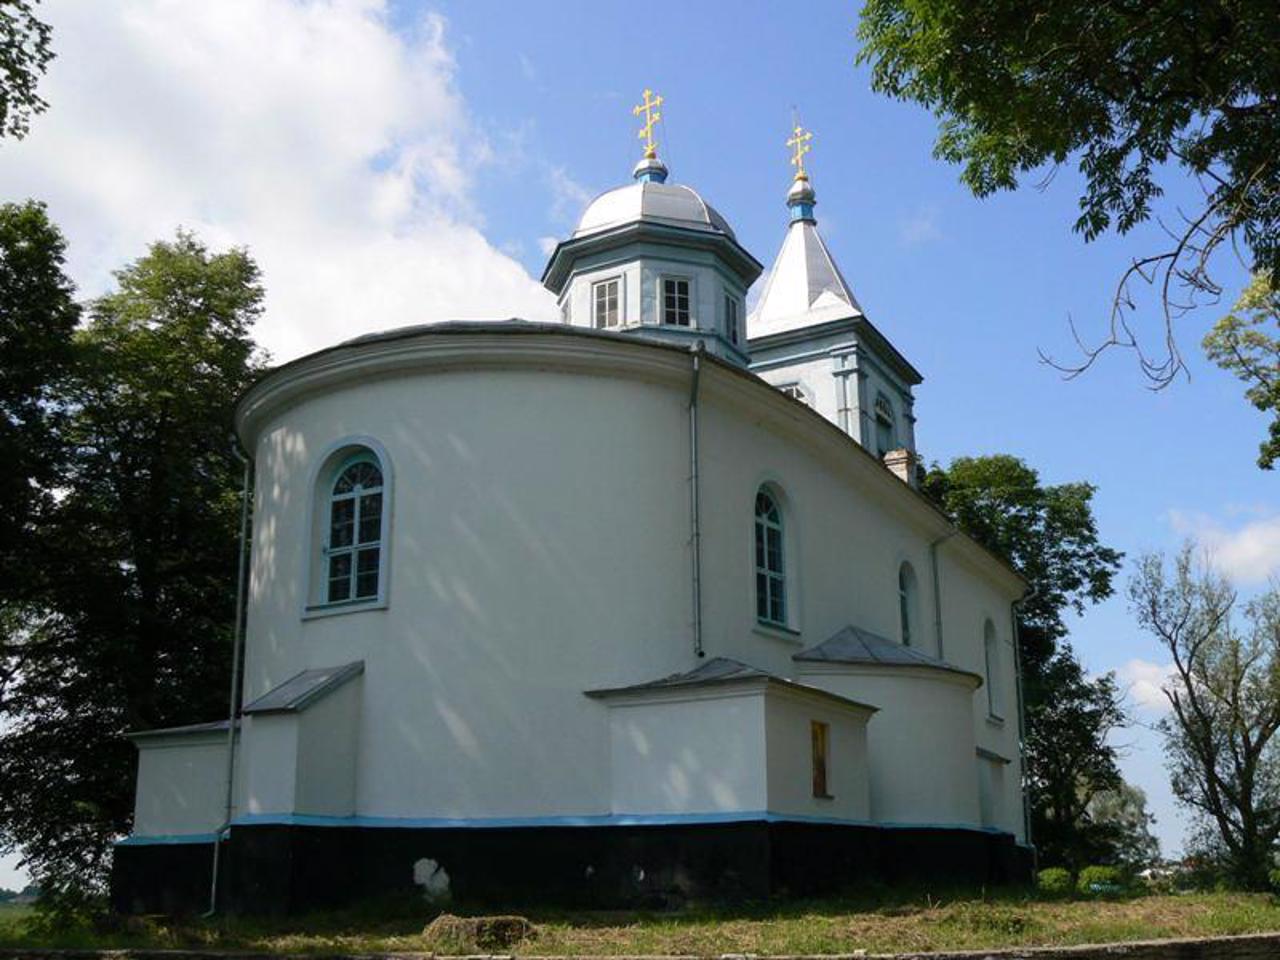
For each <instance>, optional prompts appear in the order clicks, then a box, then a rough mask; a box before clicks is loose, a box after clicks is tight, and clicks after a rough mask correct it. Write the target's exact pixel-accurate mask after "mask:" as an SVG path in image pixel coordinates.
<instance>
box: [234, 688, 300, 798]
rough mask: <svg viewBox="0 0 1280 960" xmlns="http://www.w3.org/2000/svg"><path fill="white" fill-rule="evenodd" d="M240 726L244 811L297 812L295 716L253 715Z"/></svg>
mask: <svg viewBox="0 0 1280 960" xmlns="http://www.w3.org/2000/svg"><path fill="white" fill-rule="evenodd" d="M243 724H244V726H243V727H242V728H241V729H242V731H243V733H242V741H243V743H244V757H243V759H242V762H241V770H242V771H243V777H244V780H243V782H244V794H245V797H244V805H243V807H242V809H243V810H244V811H245V812H246V813H250V814H259V813H294V812H297V797H298V795H297V789H298V715H297V714H296V713H271V714H254V715H252V716H248V717H245V718H244V720H243Z"/></svg>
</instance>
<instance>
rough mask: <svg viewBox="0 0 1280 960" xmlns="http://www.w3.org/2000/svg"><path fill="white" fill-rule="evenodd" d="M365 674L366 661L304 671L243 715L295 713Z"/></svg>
mask: <svg viewBox="0 0 1280 960" xmlns="http://www.w3.org/2000/svg"><path fill="white" fill-rule="evenodd" d="M362 673H364V661H363V660H357V661H356V662H355V663H344V664H343V665H342V666H339V667H320V668H318V669H315V670H303V671H302V672H301V673H299V674H295V675H294V676H292V677H290V678H289V679H288V680H286V681H285V682H284V683H282V684H280V686H278V687H275V688H273V689H271V690H268V691H267V692H266V693H264V694H263V695H262V696H260V697H258V699H256V700H254V701H253V702H252V703H250V704H249V705H248V706H246V707H245V708H244V713H246V714H253V713H296V712H297V711H299V710H305V709H306V708H307V707H308V706H310V705H311V704H312V703H314V702H315V701H317V700H319V699H320V698H321V697H323V696H325V695H326V694H329V693H332V692H333V691H334V690H336V689H338V687H340V686H342V685H343V684H344V683H346V682H347V681H348V680H350V679H352V678H353V677H358V676H360V674H362Z"/></svg>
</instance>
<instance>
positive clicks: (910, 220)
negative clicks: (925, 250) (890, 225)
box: [898, 207, 942, 247]
mask: <svg viewBox="0 0 1280 960" xmlns="http://www.w3.org/2000/svg"><path fill="white" fill-rule="evenodd" d="M938 219H939V217H938V211H937V210H936V209H934V208H932V207H929V208H921V209H918V210H916V211H915V212H914V213H912V214H911V215H910V216H908V217H906V218H904V219H903V220H902V221H900V222H899V224H898V242H899V243H901V244H902V245H903V246H904V247H919V246H923V245H924V244H926V243H930V242H932V241H934V240H940V239H941V238H942V227H941V226H940V225H939V223H938Z"/></svg>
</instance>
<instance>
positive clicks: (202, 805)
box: [133, 733, 227, 837]
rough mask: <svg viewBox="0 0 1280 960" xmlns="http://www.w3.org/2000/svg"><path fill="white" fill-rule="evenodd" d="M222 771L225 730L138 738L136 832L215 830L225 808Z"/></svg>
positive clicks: (153, 834)
mask: <svg viewBox="0 0 1280 960" xmlns="http://www.w3.org/2000/svg"><path fill="white" fill-rule="evenodd" d="M226 774H227V735H226V734H225V733H212V734H197V735H187V736H184V737H181V738H178V737H174V738H165V739H163V740H161V739H159V738H148V739H146V740H142V741H139V743H138V789H137V795H136V798H135V801H134V812H133V832H134V834H135V835H137V836H147V837H163V836H181V835H183V834H193V833H213V832H214V831H215V830H217V829H218V827H220V826H221V825H222V821H223V819H224V817H225V813H226V811H225V807H224V804H225V802H226V789H227V787H226V783H227V781H226Z"/></svg>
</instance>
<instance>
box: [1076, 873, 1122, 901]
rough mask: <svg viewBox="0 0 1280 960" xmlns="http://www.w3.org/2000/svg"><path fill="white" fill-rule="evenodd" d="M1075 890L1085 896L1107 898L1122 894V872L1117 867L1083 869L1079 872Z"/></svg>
mask: <svg viewBox="0 0 1280 960" xmlns="http://www.w3.org/2000/svg"><path fill="white" fill-rule="evenodd" d="M1076 889H1077V890H1078V891H1080V892H1081V893H1083V894H1085V895H1086V896H1094V897H1096V896H1107V895H1108V894H1116V893H1123V892H1124V889H1125V875H1124V871H1123V870H1121V869H1120V868H1119V867H1085V868H1084V869H1083V870H1081V871H1080V879H1079V880H1078V881H1077V882H1076Z"/></svg>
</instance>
